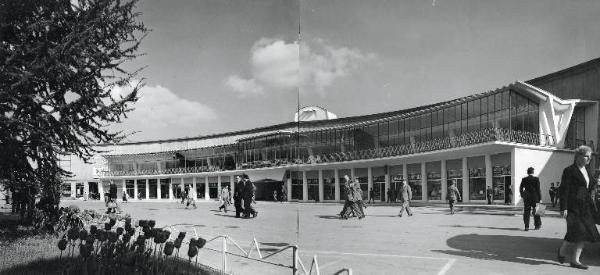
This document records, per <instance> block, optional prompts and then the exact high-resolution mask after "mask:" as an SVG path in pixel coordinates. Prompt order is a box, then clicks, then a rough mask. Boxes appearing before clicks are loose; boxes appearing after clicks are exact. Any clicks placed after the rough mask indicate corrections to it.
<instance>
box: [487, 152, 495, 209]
mask: <svg viewBox="0 0 600 275" xmlns="http://www.w3.org/2000/svg"><path fill="white" fill-rule="evenodd" d="M492 172H493V171H492V155H490V154H486V155H485V186H486V191H487V187H488V186H490V187H492V188H493V186H492V180H493V179H492V175H493V174H492ZM486 200H487V197H486ZM492 200H494V197H493V196H492Z"/></svg>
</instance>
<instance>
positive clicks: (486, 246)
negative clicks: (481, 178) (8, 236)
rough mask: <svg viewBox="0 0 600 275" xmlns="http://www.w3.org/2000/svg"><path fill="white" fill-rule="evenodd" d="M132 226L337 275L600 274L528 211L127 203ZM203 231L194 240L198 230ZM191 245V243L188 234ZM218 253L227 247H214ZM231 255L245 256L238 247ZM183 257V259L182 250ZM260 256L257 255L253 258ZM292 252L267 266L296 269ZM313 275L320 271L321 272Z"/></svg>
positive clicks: (207, 258)
mask: <svg viewBox="0 0 600 275" xmlns="http://www.w3.org/2000/svg"><path fill="white" fill-rule="evenodd" d="M63 204H64V205H70V204H76V205H79V206H80V207H82V208H90V209H98V210H104V203H102V202H97V201H87V202H83V201H64V202H63ZM120 205H121V208H122V210H123V211H124V212H127V213H130V214H131V215H132V216H133V217H134V219H136V218H137V219H155V220H156V221H157V224H158V225H159V226H167V225H172V227H171V228H172V229H173V230H175V231H180V230H181V231H187V232H188V236H193V235H194V234H196V233H197V234H198V235H199V236H201V237H203V238H207V239H210V238H211V237H214V236H218V235H221V234H227V235H228V236H230V237H231V238H232V239H233V240H234V241H235V242H237V243H238V244H239V245H240V246H241V247H242V248H243V249H244V250H246V251H247V250H248V249H249V248H250V244H251V243H252V240H253V238H256V240H258V242H259V246H260V250H261V253H262V256H263V257H264V256H266V255H269V254H270V253H273V252H274V251H277V250H279V249H280V248H282V247H285V246H287V245H293V244H299V248H300V257H301V259H302V262H303V263H304V265H305V266H306V268H307V269H308V268H310V267H309V266H310V263H311V261H312V257H313V255H317V262H318V264H319V266H320V272H321V274H333V273H335V272H336V271H338V270H340V269H342V268H344V267H347V268H352V270H353V272H354V274H440V275H441V274H448V275H450V274H457V275H458V274H525V273H527V274H563V273H565V272H568V273H569V274H597V273H598V272H600V245H598V244H594V245H588V246H587V247H586V249H585V250H584V255H583V257H582V262H583V263H584V264H588V265H590V269H589V270H588V271H580V270H576V269H573V268H570V267H568V266H567V265H559V264H558V263H557V262H556V261H555V258H556V249H557V248H558V246H559V245H560V243H561V239H562V237H563V235H564V232H565V230H566V227H565V222H564V221H563V220H561V219H560V218H559V217H558V213H557V212H556V211H550V213H549V215H548V216H546V217H544V218H543V220H542V222H543V226H542V229H541V230H532V231H528V232H525V231H523V222H522V216H521V213H520V209H518V208H512V207H505V206H487V205H464V206H460V205H459V206H458V213H457V214H456V215H449V214H448V209H447V208H446V206H445V205H442V204H440V205H423V206H418V207H415V208H414V212H415V215H414V216H412V217H408V216H406V215H405V216H404V217H402V218H400V217H398V216H397V214H398V211H399V207H398V206H397V205H392V206H390V205H376V206H370V207H368V208H367V209H366V213H367V217H366V218H365V219H363V220H358V219H350V220H340V219H338V218H337V216H336V214H337V213H339V211H340V209H341V207H342V205H341V204H302V203H300V204H296V203H271V202H258V204H257V209H258V211H259V215H258V217H257V218H254V219H236V218H235V217H234V215H235V211H230V212H228V213H223V212H219V211H218V210H217V207H218V204H217V203H216V202H200V203H199V204H198V209H184V207H183V205H181V204H179V203H177V202H174V201H171V202H129V203H126V204H120ZM194 230H195V233H194ZM188 238H189V237H188ZM207 247H209V248H213V249H215V250H220V249H221V243H220V242H219V243H217V242H211V243H210V244H208V245H207ZM228 251H230V252H232V253H240V252H239V250H237V248H235V247H234V246H233V245H229V246H228ZM181 255H185V253H184V251H183V250H182V251H181ZM199 255H200V258H199V260H198V261H199V262H201V263H204V264H207V265H210V266H213V267H215V268H220V267H221V263H222V262H221V257H220V255H219V253H218V252H215V251H211V250H206V249H204V250H201V253H200V254H199ZM252 256H253V257H257V256H258V254H257V253H256V251H253V252H252ZM291 259H292V257H291V250H290V251H285V252H283V253H281V254H278V255H277V256H274V257H271V258H269V259H267V261H270V262H274V263H280V264H285V265H290V264H291V262H292V260H291ZM227 264H228V273H230V274H291V271H290V270H289V269H286V268H283V267H279V266H276V265H271V264H269V263H261V262H257V261H253V260H248V259H245V258H242V257H237V256H232V255H230V256H229V260H228V263H227ZM313 274H316V273H315V272H314V271H313Z"/></svg>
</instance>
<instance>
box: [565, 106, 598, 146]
mask: <svg viewBox="0 0 600 275" xmlns="http://www.w3.org/2000/svg"><path fill="white" fill-rule="evenodd" d="M580 145H590V144H588V142H586V140H585V107H576V108H575V112H573V116H572V117H571V123H570V124H569V128H568V130H567V137H566V140H565V147H567V148H577V147H578V146H580ZM592 146H593V145H592ZM592 149H593V150H595V149H596V148H592Z"/></svg>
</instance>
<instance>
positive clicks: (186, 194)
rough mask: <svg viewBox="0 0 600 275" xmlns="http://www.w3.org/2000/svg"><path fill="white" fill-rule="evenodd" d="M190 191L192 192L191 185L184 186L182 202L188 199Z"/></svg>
mask: <svg viewBox="0 0 600 275" xmlns="http://www.w3.org/2000/svg"><path fill="white" fill-rule="evenodd" d="M189 192H190V187H189V185H185V186H184V188H183V194H182V195H181V204H183V203H184V201H187V198H188V194H189Z"/></svg>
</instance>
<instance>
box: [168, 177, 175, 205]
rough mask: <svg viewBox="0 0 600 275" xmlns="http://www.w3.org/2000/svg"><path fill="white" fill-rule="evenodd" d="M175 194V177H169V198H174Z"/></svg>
mask: <svg viewBox="0 0 600 275" xmlns="http://www.w3.org/2000/svg"><path fill="white" fill-rule="evenodd" d="M174 198H175V197H174V196H173V179H169V200H172V199H174Z"/></svg>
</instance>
